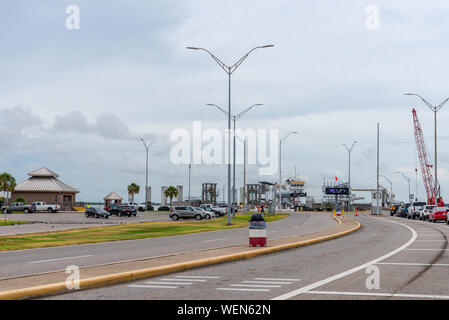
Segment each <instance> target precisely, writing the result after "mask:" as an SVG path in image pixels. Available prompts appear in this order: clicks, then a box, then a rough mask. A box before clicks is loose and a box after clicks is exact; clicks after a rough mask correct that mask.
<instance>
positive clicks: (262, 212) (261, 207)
mask: <svg viewBox="0 0 449 320" xmlns="http://www.w3.org/2000/svg"><path fill="white" fill-rule="evenodd" d="M264 207H265V203H263V202H262V204H261V205H260V213H261V214H264V213H265V210H264Z"/></svg>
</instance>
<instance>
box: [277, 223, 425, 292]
mask: <svg viewBox="0 0 449 320" xmlns="http://www.w3.org/2000/svg"><path fill="white" fill-rule="evenodd" d="M373 219H374V218H373ZM384 221H388V222H391V223H396V224H399V225H401V226H403V227H406V228H407V229H409V230H410V231H411V232H412V237H411V238H410V240H409V241H407V242H406V243H405V244H404V245H402V246H400V247H399V248H397V249H395V250H393V251H391V252H389V253H387V254H385V255H383V256H381V257H379V258H377V259H374V260H371V261H370V262H367V263H365V264H362V265H360V266H358V267H355V268H352V269H349V270H346V271H344V272H341V273H339V274H336V275H334V276H331V277H329V278H326V279H323V280H320V281H317V282H314V283H312V284H309V285H307V286H305V287H302V288H299V289H296V290H293V291H291V292H288V293H285V294H282V295H280V296H277V297H274V298H272V299H271V300H286V299H290V298H292V297H295V296H297V295H300V294H301V293H305V292H307V291H310V290H312V289H315V288H318V287H321V286H323V285H325V284H328V283H330V282H332V281H335V280H337V279H340V278H343V277H346V276H348V275H350V274H353V273H355V272H357V271H360V270H363V269H365V268H367V267H369V266H371V265H373V264H376V263H378V262H381V261H382V260H385V259H387V258H389V257H391V256H394V255H395V254H397V253H399V252H401V251H402V250H404V249H405V248H407V247H408V246H410V245H411V244H412V243H413V242H415V240H416V238H417V237H418V234H417V233H416V231H415V230H413V229H412V228H411V227H409V226H408V225H405V224H403V223H399V222H395V221H389V220H384Z"/></svg>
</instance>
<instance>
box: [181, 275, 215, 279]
mask: <svg viewBox="0 0 449 320" xmlns="http://www.w3.org/2000/svg"><path fill="white" fill-rule="evenodd" d="M175 278H204V279H220V277H217V276H176V277H175Z"/></svg>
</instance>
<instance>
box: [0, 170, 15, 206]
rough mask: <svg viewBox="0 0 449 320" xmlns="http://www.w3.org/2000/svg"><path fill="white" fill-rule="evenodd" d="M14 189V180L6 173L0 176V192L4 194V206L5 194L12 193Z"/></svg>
mask: <svg viewBox="0 0 449 320" xmlns="http://www.w3.org/2000/svg"><path fill="white" fill-rule="evenodd" d="M15 187H16V179H14V177H13V176H12V175H10V174H9V173H7V172H3V173H2V174H0V191H3V193H4V194H5V199H6V201H5V202H6V204H7V203H8V197H7V192H13V191H14V188H15Z"/></svg>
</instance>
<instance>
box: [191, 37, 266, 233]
mask: <svg viewBox="0 0 449 320" xmlns="http://www.w3.org/2000/svg"><path fill="white" fill-rule="evenodd" d="M270 47H274V45H272V44H269V45H264V46H257V47H254V48H253V49H251V50H250V51H248V53H247V54H245V55H244V56H243V57H241V58H240V59H239V60H237V62H236V63H234V64H233V65H232V66H227V65H226V64H225V63H223V62H222V61H221V60H220V59H218V58H217V57H216V56H215V55H213V54H212V53H211V52H210V51H209V50H207V49H204V48H198V47H187V49H190V50H201V51H205V52H207V53H208V54H209V55H210V56H211V57H212V59H214V61H215V62H216V63H217V64H218V65H219V66H220V67H221V68H222V69H223V70H224V72H226V73H227V74H228V138H229V139H228V225H230V224H231V75H232V74H233V73H234V71H235V70H236V69H237V68H238V67H239V66H240V65H241V64H242V63H243V61H245V59H246V58H248V56H249V54H250V53H251V52H253V51H254V50H256V49H264V48H270Z"/></svg>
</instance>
